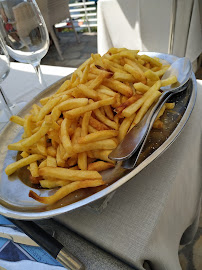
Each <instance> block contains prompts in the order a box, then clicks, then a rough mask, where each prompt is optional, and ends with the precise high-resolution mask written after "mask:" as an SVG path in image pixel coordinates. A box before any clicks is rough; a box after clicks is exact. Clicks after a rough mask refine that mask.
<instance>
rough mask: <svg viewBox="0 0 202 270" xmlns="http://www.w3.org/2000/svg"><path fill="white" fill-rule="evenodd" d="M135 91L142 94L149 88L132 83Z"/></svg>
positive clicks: (141, 84)
mask: <svg viewBox="0 0 202 270" xmlns="http://www.w3.org/2000/svg"><path fill="white" fill-rule="evenodd" d="M133 86H134V88H135V90H137V91H138V92H142V93H145V92H147V91H148V90H149V86H148V85H145V84H143V83H141V82H139V83H134V84H133Z"/></svg>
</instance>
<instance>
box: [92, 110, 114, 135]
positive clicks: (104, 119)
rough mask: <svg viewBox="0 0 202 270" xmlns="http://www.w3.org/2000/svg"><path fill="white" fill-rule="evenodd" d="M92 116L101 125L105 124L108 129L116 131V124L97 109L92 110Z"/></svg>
mask: <svg viewBox="0 0 202 270" xmlns="http://www.w3.org/2000/svg"><path fill="white" fill-rule="evenodd" d="M94 114H95V116H96V118H97V119H98V120H99V121H101V122H102V123H105V124H106V125H107V126H108V127H110V128H113V129H115V130H118V125H117V123H116V122H114V121H112V120H110V119H108V118H107V117H106V116H104V115H103V114H102V113H101V112H100V110H99V109H96V110H94Z"/></svg>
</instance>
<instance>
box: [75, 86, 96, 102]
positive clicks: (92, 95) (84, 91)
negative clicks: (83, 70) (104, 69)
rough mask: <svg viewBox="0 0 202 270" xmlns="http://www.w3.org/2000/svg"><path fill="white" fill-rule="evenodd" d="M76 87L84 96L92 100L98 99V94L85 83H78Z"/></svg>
mask: <svg viewBox="0 0 202 270" xmlns="http://www.w3.org/2000/svg"><path fill="white" fill-rule="evenodd" d="M77 87H78V89H79V90H80V91H81V93H82V94H83V95H84V96H85V97H88V98H92V99H94V100H98V94H97V92H96V91H95V90H93V89H92V88H90V87H87V86H86V85H85V84H79V85H78V86H77ZM85 105H86V104H85Z"/></svg>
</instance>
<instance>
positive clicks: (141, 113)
mask: <svg viewBox="0 0 202 270" xmlns="http://www.w3.org/2000/svg"><path fill="white" fill-rule="evenodd" d="M160 95H161V92H159V91H156V92H154V93H153V95H151V96H149V97H148V98H147V99H146V100H145V102H144V104H143V105H142V107H141V108H140V110H139V111H138V113H137V115H136V116H135V119H134V123H135V124H137V123H139V122H140V120H141V119H142V117H143V116H144V115H145V113H146V112H147V110H148V109H149V108H150V106H151V105H152V104H153V103H154V102H155V100H156V99H157V98H158V97H159V96H160Z"/></svg>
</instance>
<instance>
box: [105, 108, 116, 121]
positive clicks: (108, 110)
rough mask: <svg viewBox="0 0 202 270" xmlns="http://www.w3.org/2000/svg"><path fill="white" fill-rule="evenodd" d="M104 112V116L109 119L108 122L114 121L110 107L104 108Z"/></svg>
mask: <svg viewBox="0 0 202 270" xmlns="http://www.w3.org/2000/svg"><path fill="white" fill-rule="evenodd" d="M103 108H104V111H105V114H106V116H107V117H108V118H109V119H110V120H112V121H113V120H114V114H113V111H112V109H111V106H109V105H108V106H104V107H103Z"/></svg>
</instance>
